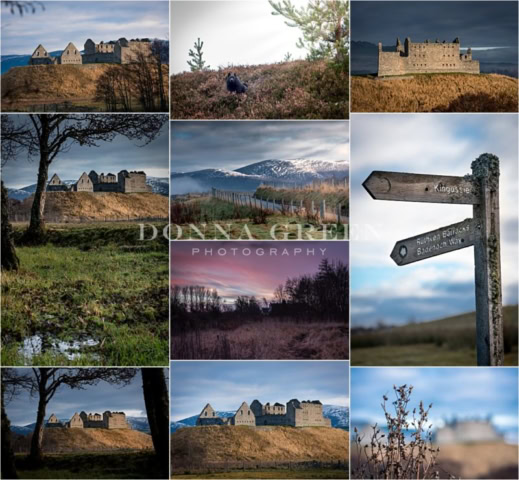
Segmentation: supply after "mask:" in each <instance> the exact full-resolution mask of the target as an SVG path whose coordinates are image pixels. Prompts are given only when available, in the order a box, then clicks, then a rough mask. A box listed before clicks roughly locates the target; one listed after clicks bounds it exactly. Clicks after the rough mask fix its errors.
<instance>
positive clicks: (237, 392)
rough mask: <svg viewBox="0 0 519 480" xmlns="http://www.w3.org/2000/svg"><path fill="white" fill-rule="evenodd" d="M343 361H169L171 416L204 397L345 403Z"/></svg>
mask: <svg viewBox="0 0 519 480" xmlns="http://www.w3.org/2000/svg"><path fill="white" fill-rule="evenodd" d="M348 365H349V362H346V361H344V362H342V361H336V362H327V361H319V362H307V361H298V362H291V361H287V362H268V361H259V362H247V361H230V362H229V361H213V362H189V361H186V362H171V370H170V379H171V387H170V391H171V402H170V407H171V419H172V420H173V421H178V420H182V419H184V418H187V417H191V416H193V415H198V414H199V413H200V412H201V411H202V409H203V408H204V407H205V405H206V404H207V403H210V404H211V405H212V406H213V408H214V409H215V410H237V409H238V407H239V406H240V405H241V403H242V402H243V401H246V402H247V403H249V404H250V403H251V402H252V401H253V400H254V399H258V400H259V401H260V402H262V403H266V402H271V403H272V402H280V403H283V404H285V403H286V402H288V401H289V400H290V399H292V398H298V399H299V400H321V402H322V403H323V404H332V405H342V406H349V404H350V400H349V386H348V384H349V381H348V380H349V379H348V377H349V375H348Z"/></svg>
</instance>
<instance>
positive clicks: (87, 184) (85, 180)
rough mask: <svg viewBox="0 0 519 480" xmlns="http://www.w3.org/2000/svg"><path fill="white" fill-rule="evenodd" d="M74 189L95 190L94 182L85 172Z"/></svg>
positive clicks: (77, 190)
mask: <svg viewBox="0 0 519 480" xmlns="http://www.w3.org/2000/svg"><path fill="white" fill-rule="evenodd" d="M74 191H76V192H93V191H94V184H93V183H92V180H90V177H89V176H88V175H87V174H86V173H83V174H82V175H81V176H80V177H79V179H78V181H77V182H76V183H75V184H74Z"/></svg>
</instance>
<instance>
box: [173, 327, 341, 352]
mask: <svg viewBox="0 0 519 480" xmlns="http://www.w3.org/2000/svg"><path fill="white" fill-rule="evenodd" d="M348 343H349V342H348V326H347V325H346V324H345V323H339V322H329V323H323V322H320V323H318V322H315V323H311V322H308V323H305V322H298V323H296V322H289V321H276V320H265V321H263V322H250V323H244V324H242V325H240V326H238V327H237V328H236V329H234V330H232V331H228V332H225V331H223V330H222V329H208V330H201V331H197V332H190V333H187V334H184V335H175V334H174V333H173V332H172V336H171V356H172V358H182V359H241V360H244V359H252V360H260V359H262V360H295V359H306V360H310V359H318V360H346V359H348V358H349V345H348Z"/></svg>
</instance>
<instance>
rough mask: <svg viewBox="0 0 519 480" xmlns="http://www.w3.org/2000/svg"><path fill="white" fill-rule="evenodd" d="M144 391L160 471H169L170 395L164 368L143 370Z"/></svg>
mask: <svg viewBox="0 0 519 480" xmlns="http://www.w3.org/2000/svg"><path fill="white" fill-rule="evenodd" d="M141 375H142V389H143V392H144V403H145V405H146V415H147V416H148V424H149V426H150V431H151V438H152V440H153V447H154V448H155V453H156V454H157V458H158V461H159V468H160V470H161V471H162V472H163V473H165V474H166V475H167V473H168V469H169V395H168V388H167V386H166V379H165V377H164V370H163V369H162V368H141Z"/></svg>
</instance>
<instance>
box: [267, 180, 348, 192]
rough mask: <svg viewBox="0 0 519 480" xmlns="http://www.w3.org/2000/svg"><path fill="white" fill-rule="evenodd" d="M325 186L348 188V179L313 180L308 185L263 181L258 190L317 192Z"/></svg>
mask: <svg viewBox="0 0 519 480" xmlns="http://www.w3.org/2000/svg"><path fill="white" fill-rule="evenodd" d="M323 186H329V187H337V188H348V186H349V185H348V178H343V179H338V178H327V179H325V180H312V181H311V182H307V183H298V182H284V181H278V180H263V181H262V182H261V184H260V186H259V187H258V188H261V187H272V188H285V189H292V190H316V189H319V188H321V187H323Z"/></svg>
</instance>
